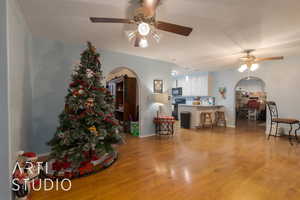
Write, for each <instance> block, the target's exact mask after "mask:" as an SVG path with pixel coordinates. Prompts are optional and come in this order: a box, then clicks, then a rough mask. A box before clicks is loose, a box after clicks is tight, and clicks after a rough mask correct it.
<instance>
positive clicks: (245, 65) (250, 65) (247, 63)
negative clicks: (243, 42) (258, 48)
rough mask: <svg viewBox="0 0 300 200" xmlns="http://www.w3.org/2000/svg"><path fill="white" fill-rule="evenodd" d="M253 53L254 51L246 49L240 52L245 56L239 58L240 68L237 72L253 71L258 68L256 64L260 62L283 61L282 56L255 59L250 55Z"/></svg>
mask: <svg viewBox="0 0 300 200" xmlns="http://www.w3.org/2000/svg"><path fill="white" fill-rule="evenodd" d="M254 51H255V49H247V50H245V51H243V52H242V53H245V54H246V55H245V56H242V57H240V63H241V66H240V68H239V69H238V71H239V72H245V71H247V70H248V72H249V71H255V70H257V69H258V67H259V65H258V63H259V62H262V61H269V60H283V59H284V57H283V56H276V57H265V58H257V57H255V56H254V55H252V54H251V53H252V52H254Z"/></svg>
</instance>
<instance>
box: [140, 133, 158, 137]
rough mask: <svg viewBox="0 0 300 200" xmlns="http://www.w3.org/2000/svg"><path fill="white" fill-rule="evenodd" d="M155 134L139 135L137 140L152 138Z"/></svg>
mask: <svg viewBox="0 0 300 200" xmlns="http://www.w3.org/2000/svg"><path fill="white" fill-rule="evenodd" d="M155 135H156V134H150V135H140V136H139V138H147V137H152V136H155Z"/></svg>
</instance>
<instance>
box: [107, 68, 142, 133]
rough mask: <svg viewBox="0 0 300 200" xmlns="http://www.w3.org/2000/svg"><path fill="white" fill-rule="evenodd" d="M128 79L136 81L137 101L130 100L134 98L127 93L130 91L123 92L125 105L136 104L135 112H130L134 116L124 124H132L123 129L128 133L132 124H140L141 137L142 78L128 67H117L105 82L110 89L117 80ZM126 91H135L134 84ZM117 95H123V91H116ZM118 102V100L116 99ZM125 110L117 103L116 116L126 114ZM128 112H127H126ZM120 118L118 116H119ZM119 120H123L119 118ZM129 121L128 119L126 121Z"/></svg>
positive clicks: (125, 125)
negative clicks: (111, 84)
mask: <svg viewBox="0 0 300 200" xmlns="http://www.w3.org/2000/svg"><path fill="white" fill-rule="evenodd" d="M125 76H126V77H127V79H135V80H136V84H134V85H135V97H134V98H135V99H130V98H132V96H133V95H132V96H130V94H128V93H127V92H128V91H125V90H124V91H123V93H124V94H123V95H124V100H123V103H124V104H125V103H129V104H131V103H132V102H134V104H135V105H131V107H135V109H134V111H130V112H134V113H135V114H134V113H132V114H130V115H131V116H129V118H130V121H125V120H124V123H131V124H123V127H124V130H125V132H128V128H130V126H131V125H132V122H136V123H138V125H139V126H138V132H139V135H140V134H141V105H140V103H141V81H140V78H139V76H138V75H137V73H136V72H135V71H134V70H132V69H130V68H128V67H117V68H115V69H113V70H112V71H110V72H108V74H107V75H106V77H105V82H106V85H107V87H108V88H109V87H110V86H109V84H110V83H111V82H115V80H117V79H122V77H125ZM109 89H110V90H113V89H112V88H109ZM115 89H116V90H118V88H115ZM126 90H131V91H132V90H133V87H132V82H131V83H130V85H129V87H128V88H127V89H126ZM116 93H122V91H121V90H119V91H116V92H115V94H116ZM116 100H117V99H116ZM130 100H134V101H130ZM122 109H123V110H122ZM125 109H126V106H124V107H123V108H122V106H121V105H120V104H118V103H117V107H116V115H118V113H122V112H125ZM126 112H127V111H126ZM117 118H118V116H117ZM119 119H121V118H120V117H119ZM126 120H128V119H126Z"/></svg>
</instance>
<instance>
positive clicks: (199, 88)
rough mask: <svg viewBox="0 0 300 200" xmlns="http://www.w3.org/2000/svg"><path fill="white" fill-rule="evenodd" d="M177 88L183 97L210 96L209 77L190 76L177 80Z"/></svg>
mask: <svg viewBox="0 0 300 200" xmlns="http://www.w3.org/2000/svg"><path fill="white" fill-rule="evenodd" d="M177 81H178V87H182V95H183V96H210V95H211V94H210V85H211V78H210V75H209V74H207V75H201V76H197V75H190V76H188V78H186V76H182V77H179V78H177Z"/></svg>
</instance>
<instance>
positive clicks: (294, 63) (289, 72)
mask: <svg viewBox="0 0 300 200" xmlns="http://www.w3.org/2000/svg"><path fill="white" fill-rule="evenodd" d="M237 68H238V66H237V67H236V69H232V70H224V71H218V72H213V73H212V76H213V94H214V96H216V101H217V104H222V105H225V107H226V112H227V118H228V121H229V124H230V125H231V126H234V125H235V87H236V84H237V83H238V82H239V80H241V79H242V78H245V77H247V73H240V72H238V71H237ZM299 69H300V58H299V56H293V57H286V58H285V59H284V60H283V61H273V62H264V63H262V64H261V65H260V68H259V69H258V70H257V71H256V72H252V73H250V75H251V76H254V77H258V78H260V79H262V80H263V81H264V82H265V84H266V87H265V90H266V93H267V99H268V100H272V101H276V103H277V105H278V107H279V114H280V116H281V117H292V118H300V106H299V102H300V92H299V86H300V79H299ZM223 86H225V87H226V88H227V94H226V99H222V98H221V96H220V94H219V92H218V88H219V87H223Z"/></svg>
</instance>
